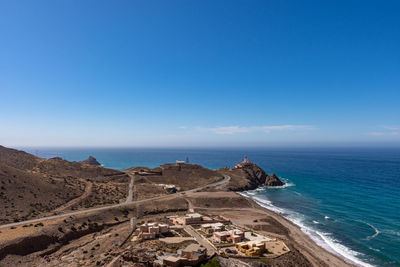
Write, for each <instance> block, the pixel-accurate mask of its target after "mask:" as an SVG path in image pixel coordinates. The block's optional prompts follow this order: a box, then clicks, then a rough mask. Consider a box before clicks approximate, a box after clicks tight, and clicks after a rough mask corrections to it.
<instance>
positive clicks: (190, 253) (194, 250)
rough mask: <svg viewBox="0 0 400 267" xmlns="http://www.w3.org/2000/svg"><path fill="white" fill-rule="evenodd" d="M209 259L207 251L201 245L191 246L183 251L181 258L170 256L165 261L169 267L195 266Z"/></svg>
mask: <svg viewBox="0 0 400 267" xmlns="http://www.w3.org/2000/svg"><path fill="white" fill-rule="evenodd" d="M206 259H207V250H206V249H205V248H204V247H202V246H200V245H199V244H190V245H189V246H187V247H186V248H184V249H182V251H181V253H180V256H177V257H175V256H169V257H166V258H164V259H163V264H164V265H167V266H172V267H177V266H195V265H197V264H199V263H200V262H202V261H204V260H206Z"/></svg>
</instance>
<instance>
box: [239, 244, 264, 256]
mask: <svg viewBox="0 0 400 267" xmlns="http://www.w3.org/2000/svg"><path fill="white" fill-rule="evenodd" d="M235 246H236V249H237V250H239V251H240V252H242V253H245V254H246V255H247V256H250V257H256V256H261V254H262V253H264V252H265V251H266V249H265V243H264V242H260V241H249V242H240V243H237V244H235Z"/></svg>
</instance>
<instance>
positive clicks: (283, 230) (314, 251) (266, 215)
mask: <svg viewBox="0 0 400 267" xmlns="http://www.w3.org/2000/svg"><path fill="white" fill-rule="evenodd" d="M205 196H207V198H208V199H210V200H211V199H213V198H214V199H218V200H220V199H221V198H227V199H230V200H233V199H237V198H244V197H242V196H241V195H239V194H237V193H235V192H213V194H209V193H207V192H199V193H192V194H190V195H188V197H189V198H190V199H192V200H193V199H196V198H203V197H205ZM247 200H248V201H250V203H251V206H252V207H239V208H234V207H229V205H230V203H229V202H227V203H226V205H227V206H226V207H220V206H221V203H219V204H218V205H216V206H218V207H213V206H211V207H209V208H206V207H196V206H195V207H194V208H195V210H196V211H197V212H201V211H204V212H205V213H209V214H219V215H224V216H227V217H228V218H230V219H231V220H232V222H233V223H235V224H237V225H240V226H247V227H249V226H252V227H256V228H255V229H257V230H258V231H259V232H261V233H265V234H268V235H270V236H271V235H272V236H274V237H278V238H280V239H283V240H284V241H285V243H288V244H293V245H294V247H295V248H296V249H298V250H299V251H300V253H301V254H303V255H304V256H305V257H306V259H307V260H308V261H310V263H311V264H312V265H314V266H336V267H344V266H353V265H351V264H349V263H347V262H345V261H344V260H343V259H342V258H340V257H339V256H336V255H334V254H332V253H330V252H328V251H327V250H325V249H323V248H322V247H320V246H318V245H317V244H316V243H315V242H314V241H313V240H312V239H311V238H310V237H308V236H307V235H306V234H305V233H304V232H302V231H301V229H300V228H299V227H298V226H297V225H295V224H293V223H292V222H290V221H288V220H287V219H285V218H283V217H282V216H280V215H279V214H276V213H275V212H272V211H270V210H267V209H265V208H263V207H261V206H259V205H258V204H256V203H255V202H254V201H252V200H249V199H247ZM194 202H195V201H194ZM210 203H212V202H211V201H210ZM211 205H212V204H211ZM276 222H277V223H276ZM266 224H268V226H267V227H264V228H263V227H258V228H257V225H258V226H266Z"/></svg>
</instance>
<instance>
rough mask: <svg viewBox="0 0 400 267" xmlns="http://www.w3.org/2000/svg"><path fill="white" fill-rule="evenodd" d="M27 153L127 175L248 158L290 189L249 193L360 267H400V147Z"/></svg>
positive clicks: (54, 150) (217, 165)
mask: <svg viewBox="0 0 400 267" xmlns="http://www.w3.org/2000/svg"><path fill="white" fill-rule="evenodd" d="M24 150H25V151H27V152H30V153H33V154H36V155H38V156H40V157H45V158H51V157H56V156H58V157H62V158H64V159H67V160H71V161H81V160H84V159H86V158H87V157H88V156H89V155H92V156H94V157H95V158H96V159H97V160H98V161H99V162H100V163H102V164H103V166H105V167H109V168H114V169H119V170H123V169H126V168H129V167H132V166H148V167H156V166H159V165H161V164H164V163H170V162H175V160H185V159H186V157H189V160H190V161H191V162H193V163H197V164H201V165H203V166H205V167H208V168H213V169H216V168H221V167H225V166H230V167H232V166H234V165H235V164H236V163H237V162H239V161H241V160H242V159H243V156H244V155H247V156H248V158H249V160H251V161H253V162H254V163H256V164H258V165H259V166H260V167H262V168H263V169H264V170H265V171H266V172H268V173H271V172H274V173H276V174H277V175H278V176H279V177H281V178H282V179H283V180H284V181H286V182H287V185H286V186H284V187H281V188H266V187H261V188H258V189H256V190H252V191H247V192H242V193H241V194H243V195H245V196H247V197H250V198H252V199H254V200H255V201H257V202H258V203H259V204H260V205H262V206H264V207H265V208H267V209H270V210H273V211H276V212H278V213H280V214H282V215H283V216H285V217H286V218H288V219H289V220H291V221H292V222H294V223H295V224H297V225H299V226H300V227H301V228H302V230H303V231H304V232H305V233H306V234H308V235H309V236H310V237H311V238H312V239H313V240H314V241H315V242H316V243H318V244H319V245H320V246H322V247H324V248H326V249H327V250H329V251H331V252H333V253H335V254H338V255H340V256H341V257H343V258H345V259H346V260H347V261H349V262H351V263H353V264H355V265H358V266H400V211H399V208H400V193H399V192H400V148H394V149H390V148H385V149H384V148H352V149H350V148H349V149H345V148H340V149H334V148H330V149H322V148H321V149H317V148H312V149H289V148H285V149H278V148H276V149H254V148H252V149H156V148H151V149H144V148H141V149H133V148H129V149H111V148H110V149H100V148H99V149H96V148H85V149H78V148H75V149H65V148H62V149H61V148H60V149H57V148H36V149H35V148H29V149H28V148H27V149H24Z"/></svg>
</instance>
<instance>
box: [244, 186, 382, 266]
mask: <svg viewBox="0 0 400 267" xmlns="http://www.w3.org/2000/svg"><path fill="white" fill-rule="evenodd" d="M239 194H240V195H242V196H244V197H249V198H251V199H253V200H254V201H255V202H257V203H258V204H259V205H260V206H262V207H264V208H266V209H269V210H272V211H274V212H276V213H278V214H281V215H283V216H284V217H285V218H286V219H288V220H290V221H291V222H293V223H294V224H296V225H297V226H299V227H300V229H301V230H302V231H303V232H304V233H305V234H307V235H308V236H309V237H311V239H312V240H314V242H315V243H316V244H317V245H319V246H320V247H322V248H324V249H326V250H328V251H330V252H332V253H334V254H336V255H339V256H341V257H342V258H343V259H344V260H345V261H348V262H350V263H352V264H355V265H357V266H362V267H374V266H373V265H371V264H368V263H366V262H364V261H362V260H360V259H359V258H357V256H360V255H362V254H361V253H359V252H356V251H354V250H351V249H350V248H348V247H346V246H344V245H342V244H340V243H339V241H337V240H335V239H334V238H332V237H330V234H329V233H321V232H318V231H316V230H314V229H312V228H311V227H308V226H306V225H305V223H304V215H302V214H299V213H296V212H293V211H289V210H285V209H282V208H279V207H276V206H274V205H273V203H272V202H271V201H269V200H267V199H264V198H260V197H253V196H251V195H248V194H246V192H241V193H239ZM325 219H330V217H329V216H325Z"/></svg>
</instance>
